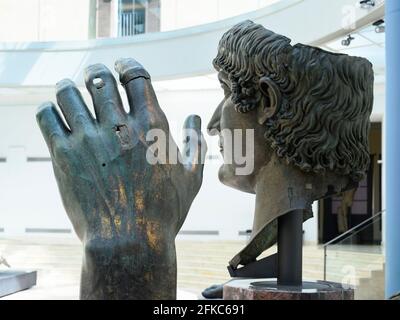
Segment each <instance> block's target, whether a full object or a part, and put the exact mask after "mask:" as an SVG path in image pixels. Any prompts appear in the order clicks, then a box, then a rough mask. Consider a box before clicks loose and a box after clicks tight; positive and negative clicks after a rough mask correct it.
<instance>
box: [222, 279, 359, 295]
mask: <svg viewBox="0 0 400 320" xmlns="http://www.w3.org/2000/svg"><path fill="white" fill-rule="evenodd" d="M223 297H224V300H354V289H353V288H347V287H346V288H344V287H343V286H342V285H341V284H339V283H333V282H327V281H316V282H306V281H305V282H303V286H302V287H290V286H278V285H277V281H276V279H238V280H233V281H230V282H229V283H227V284H225V285H224V289H223Z"/></svg>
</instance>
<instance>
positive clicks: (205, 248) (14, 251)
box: [0, 237, 384, 299]
mask: <svg viewBox="0 0 400 320" xmlns="http://www.w3.org/2000/svg"><path fill="white" fill-rule="evenodd" d="M243 245H244V241H186V240H178V241H177V255H178V299H196V297H197V296H198V295H199V293H200V292H201V290H202V289H204V288H206V287H207V286H209V285H211V284H215V283H222V282H224V281H226V280H227V271H226V265H227V261H229V259H230V258H231V257H232V256H233V255H234V254H235V253H237V252H238V251H239V250H240V248H242V247H243ZM274 250H275V248H272V249H271V250H270V252H271V251H274ZM0 255H3V256H4V257H5V258H7V261H8V263H9V264H10V265H11V266H12V268H13V269H24V270H29V269H34V270H37V271H38V284H37V286H36V287H34V288H32V289H30V290H26V291H23V292H19V293H17V294H14V295H10V296H7V297H4V298H3V299H77V298H78V294H79V276H80V265H81V247H80V243H79V242H78V241H77V240H75V239H72V238H62V237H54V238H42V237H34V238H30V239H28V238H15V239H3V238H0ZM323 255H324V254H323V250H322V248H321V247H318V246H314V245H306V246H304V259H303V261H304V265H303V274H304V278H305V279H309V280H317V279H323V261H324V256H323ZM349 261H351V263H350V264H349ZM349 266H350V268H349ZM4 268H5V267H4V266H0V272H1V270H2V269H4ZM346 268H347V269H346ZM382 268H383V257H382V255H381V254H380V247H363V248H357V250H354V248H352V249H351V248H350V247H347V248H340V250H339V248H336V250H331V251H330V252H328V274H329V276H330V280H335V281H343V280H345V278H346V277H348V276H349V273H350V275H351V272H352V270H353V273H354V274H356V278H357V279H356V280H355V282H356V283H355V284H357V285H359V284H361V285H364V287H365V288H366V289H363V290H362V292H361V293H357V291H356V297H357V296H359V297H366V298H379V297H380V296H381V295H382V290H383V277H384V275H383V273H382ZM343 272H345V274H343ZM371 275H374V279H372V280H373V281H372V280H371ZM366 279H367V280H368V281H366ZM371 288H374V290H375V291H376V292H372V291H371ZM373 293H374V294H373ZM366 294H367V295H366Z"/></svg>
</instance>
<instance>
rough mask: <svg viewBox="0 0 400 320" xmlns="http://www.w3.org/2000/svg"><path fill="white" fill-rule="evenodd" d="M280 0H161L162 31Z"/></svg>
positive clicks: (239, 12)
mask: <svg viewBox="0 0 400 320" xmlns="http://www.w3.org/2000/svg"><path fill="white" fill-rule="evenodd" d="M277 1H279V0H246V1H243V0H161V17H160V19H161V31H169V30H175V29H180V28H186V27H192V26H196V25H200V24H205V23H209V22H214V21H218V20H222V19H226V18H229V17H233V16H236V15H239V14H243V13H246V12H250V11H254V10H257V9H259V8H262V7H265V6H267V5H269V4H272V3H274V2H277Z"/></svg>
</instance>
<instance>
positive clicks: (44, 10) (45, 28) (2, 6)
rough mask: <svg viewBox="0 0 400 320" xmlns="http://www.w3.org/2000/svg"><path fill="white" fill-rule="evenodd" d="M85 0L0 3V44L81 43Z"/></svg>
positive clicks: (84, 35) (84, 36)
mask: <svg viewBox="0 0 400 320" xmlns="http://www.w3.org/2000/svg"><path fill="white" fill-rule="evenodd" d="M88 23H89V0H0V42H1V41H12V42H17V41H18V42H19V41H53V40H85V39H87V38H88V30H89V25H88Z"/></svg>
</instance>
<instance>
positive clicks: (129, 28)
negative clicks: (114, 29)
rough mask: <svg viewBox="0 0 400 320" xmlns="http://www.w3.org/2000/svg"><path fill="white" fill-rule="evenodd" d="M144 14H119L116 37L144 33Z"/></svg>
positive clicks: (139, 12)
mask: <svg viewBox="0 0 400 320" xmlns="http://www.w3.org/2000/svg"><path fill="white" fill-rule="evenodd" d="M145 31H146V28H145V14H144V12H142V11H134V12H128V13H121V14H120V15H119V24H118V35H119V36H120V37H128V36H134V35H135V34H141V33H145Z"/></svg>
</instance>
